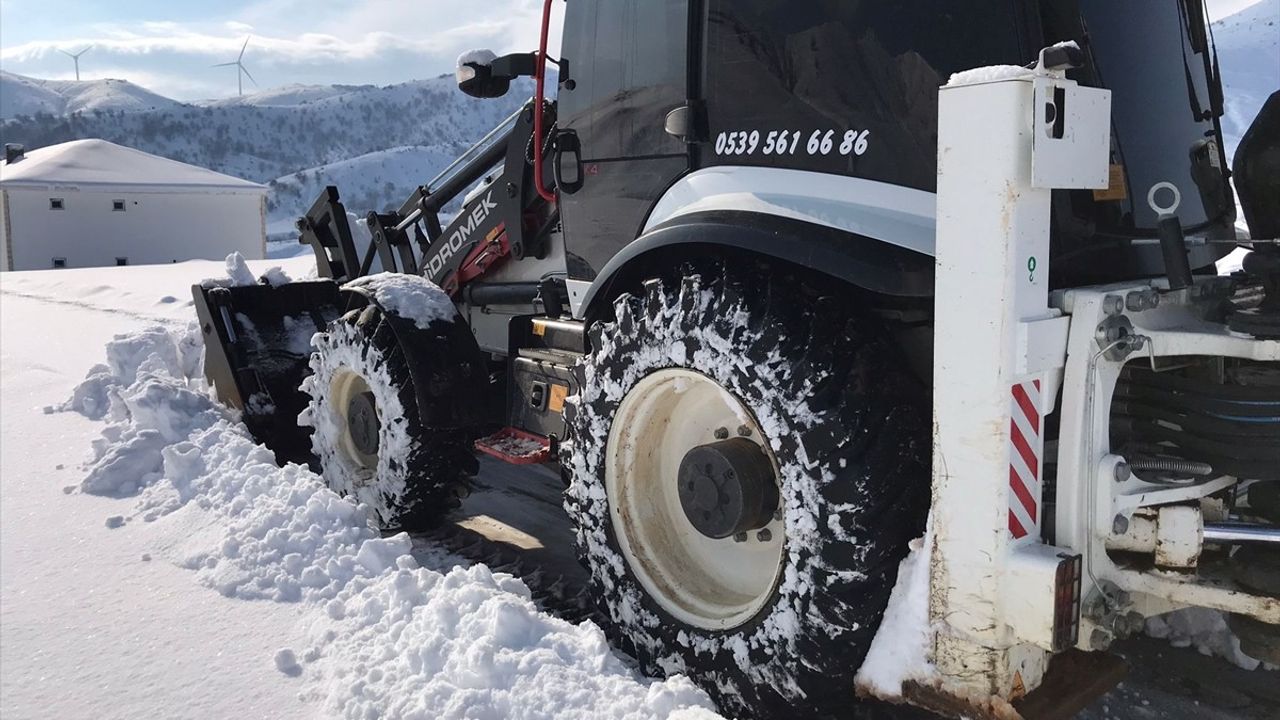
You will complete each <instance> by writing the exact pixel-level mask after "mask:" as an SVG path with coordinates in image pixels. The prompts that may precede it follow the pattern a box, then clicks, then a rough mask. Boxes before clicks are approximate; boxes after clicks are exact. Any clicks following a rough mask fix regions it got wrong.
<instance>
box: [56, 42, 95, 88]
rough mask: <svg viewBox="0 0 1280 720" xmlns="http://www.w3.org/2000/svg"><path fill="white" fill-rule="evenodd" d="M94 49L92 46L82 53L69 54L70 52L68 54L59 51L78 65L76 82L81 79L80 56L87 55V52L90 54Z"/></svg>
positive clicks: (64, 51)
mask: <svg viewBox="0 0 1280 720" xmlns="http://www.w3.org/2000/svg"><path fill="white" fill-rule="evenodd" d="M92 49H93V46H92V45H90V46H89V47H87V48H85V49H83V50H81V51H80V52H78V53H69V52H67V51H66V50H59V51H58V52H60V53H62V54H63V55H66V56H67V57H69V58H71V59H72V61H74V62H75V64H76V80H79V79H80V56H81V55H83V54H85V53H87V52H89V51H90V50H92Z"/></svg>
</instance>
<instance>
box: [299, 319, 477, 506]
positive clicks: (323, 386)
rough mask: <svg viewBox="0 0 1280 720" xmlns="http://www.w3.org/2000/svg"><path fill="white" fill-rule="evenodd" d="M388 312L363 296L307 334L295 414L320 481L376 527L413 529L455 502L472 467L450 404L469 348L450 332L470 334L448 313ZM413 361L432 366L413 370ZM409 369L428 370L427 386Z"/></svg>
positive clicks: (465, 436) (461, 424)
mask: <svg viewBox="0 0 1280 720" xmlns="http://www.w3.org/2000/svg"><path fill="white" fill-rule="evenodd" d="M397 320H398V318H396V317H395V316H391V315H388V314H386V313H385V312H384V311H383V310H382V309H381V308H379V307H378V306H377V305H368V306H366V307H363V308H358V309H355V310H352V311H350V312H348V313H347V314H346V315H344V316H343V317H341V318H339V319H337V320H335V321H333V322H332V323H330V325H329V327H328V329H327V330H326V332H324V333H320V334H318V335H316V337H315V339H314V340H313V344H314V348H315V352H314V353H313V354H312V357H311V370H312V374H311V375H310V376H309V377H308V378H307V379H306V380H305V381H303V384H302V390H303V391H304V392H306V393H307V394H308V395H310V397H311V401H310V404H309V405H308V407H307V409H306V410H304V411H303V413H302V415H301V416H299V423H300V424H302V425H309V426H311V427H312V428H314V432H313V434H312V437H311V444H312V451H313V452H314V453H315V456H316V458H318V461H319V465H320V472H321V475H322V476H323V477H324V478H325V481H326V482H327V483H328V485H329V487H331V488H332V489H333V490H335V491H336V492H338V493H341V494H343V495H347V496H350V497H353V498H355V499H356V500H357V501H359V502H361V503H364V504H365V505H367V506H369V508H370V509H371V510H372V511H373V514H374V516H375V517H376V520H377V522H378V524H379V525H380V526H381V527H383V528H403V529H420V528H425V527H429V526H430V525H432V524H433V523H435V522H437V521H438V520H439V518H440V517H441V516H442V515H443V514H444V513H445V512H447V511H448V510H450V509H452V508H454V507H457V505H458V500H459V498H460V497H461V496H462V495H464V494H465V492H466V489H467V487H468V485H469V482H470V476H471V475H473V474H474V473H475V470H476V465H475V459H474V458H473V457H472V455H471V451H470V447H469V442H470V439H471V435H470V433H469V431H468V429H467V427H466V424H467V423H466V421H465V420H464V419H463V418H459V417H457V415H458V413H455V412H453V410H452V407H453V406H454V405H455V404H456V396H457V395H459V394H463V388H462V387H460V384H461V383H460V382H459V375H460V372H459V371H460V370H464V371H468V372H469V371H471V370H473V369H474V368H472V366H471V365H470V364H469V363H470V361H471V358H470V355H469V351H470V350H472V349H473V348H472V347H469V346H468V345H467V344H466V342H463V343H461V344H460V343H459V342H458V340H459V339H462V340H463V341H469V342H470V343H472V344H473V343H474V341H473V340H471V337H470V335H471V334H470V332H467V331H466V329H465V327H464V328H462V331H461V332H458V331H456V327H455V326H456V325H457V323H453V322H447V321H438V322H435V323H433V324H432V328H433V329H432V330H423V329H420V328H418V327H415V326H414V325H413V323H412V322H398V324H397ZM393 324H395V327H393ZM459 345H461V347H458V346H459ZM415 364H418V365H419V366H421V365H422V364H427V365H433V366H437V367H432V368H429V369H428V370H427V371H423V370H421V369H419V370H418V372H417V373H415V372H414V368H413V365H415ZM439 366H444V367H439ZM415 375H416V376H417V377H418V378H422V377H424V376H427V377H429V378H430V384H431V387H430V388H429V392H427V393H422V394H420V393H418V391H417V389H416V387H415ZM357 396H363V398H362V399H361V400H359V401H358V400H357ZM424 399H425V400H426V401H427V402H428V403H430V405H429V406H428V407H427V408H426V411H427V412H426V413H421V412H420V411H419V410H420V407H419V405H420V402H421V401H422V400H424ZM353 408H354V409H356V410H355V415H353ZM424 416H426V417H429V418H432V419H433V422H432V423H431V425H430V426H428V425H426V424H424V423H423V422H422V418H423V417H424ZM375 418H376V419H375ZM361 420H363V422H361ZM358 428H361V429H362V431H361V432H357V429H358Z"/></svg>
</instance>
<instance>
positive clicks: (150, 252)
mask: <svg viewBox="0 0 1280 720" xmlns="http://www.w3.org/2000/svg"><path fill="white" fill-rule="evenodd" d="M266 196H267V188H266V187H265V186H263V185H259V184H257V183H252V182H249V181H247V180H241V179H239V178H234V177H231V176H230V175H223V174H221V173H216V172H213V171H212V170H206V169H204V168H200V167H195V166H194V165H187V164H186V163H180V162H177V161H174V160H167V159H165V158H161V157H156V156H155V155H149V154H147V153H144V152H142V151H140V150H134V149H133V148H127V147H123V146H120V145H116V144H114V143H109V142H107V141H105V140H76V141H73V142H68V143H63V144H61V145H54V146H51V147H46V148H41V149H39V150H32V151H30V152H27V153H22V152H21V150H20V149H19V148H18V147H16V146H6V148H5V157H4V159H3V160H0V270H43V269H46V268H60V267H69V268H72V267H95V266H104V265H143V264H154V263H171V262H180V261H182V260H192V259H198V258H203V259H210V260H218V259H222V258H224V257H226V256H227V255H228V254H230V253H231V252H233V251H239V252H240V253H241V254H242V255H244V256H245V257H246V258H251V259H254V258H262V257H263V256H264V255H265V253H266Z"/></svg>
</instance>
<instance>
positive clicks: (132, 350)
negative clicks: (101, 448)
mask: <svg viewBox="0 0 1280 720" xmlns="http://www.w3.org/2000/svg"><path fill="white" fill-rule="evenodd" d="M203 349H204V343H203V341H202V339H201V337H200V334H199V331H198V329H197V326H196V323H194V322H191V323H189V324H188V326H187V330H186V332H184V333H175V332H173V331H170V330H167V329H165V328H162V327H159V326H156V327H152V328H149V329H147V330H143V331H141V332H136V333H128V334H123V335H116V336H115V340H114V341H112V343H111V344H110V345H108V346H107V362H106V364H105V365H95V366H93V368H91V369H90V370H89V375H88V377H86V378H85V379H84V380H83V381H82V382H81V383H80V384H79V385H77V386H76V387H75V389H74V390H72V394H71V398H70V399H69V400H67V401H66V402H65V403H63V404H62V405H59V406H56V407H52V408H46V410H47V411H49V412H52V411H54V410H60V411H74V412H78V413H81V414H82V415H84V416H85V417H88V418H89V419H91V420H101V419H103V418H104V417H106V415H107V412H108V410H109V409H110V403H111V399H112V398H113V397H120V396H119V393H118V392H116V393H115V394H114V395H113V391H119V390H122V389H124V388H127V387H128V386H130V385H133V384H134V383H135V382H137V380H138V378H139V377H140V376H144V375H149V374H158V375H163V376H169V377H174V378H192V377H195V376H196V375H197V374H198V373H199V368H200V361H201V353H202V352H203Z"/></svg>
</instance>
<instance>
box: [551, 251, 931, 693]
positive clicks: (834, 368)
mask: <svg viewBox="0 0 1280 720" xmlns="http://www.w3.org/2000/svg"><path fill="white" fill-rule="evenodd" d="M708 275H709V273H708ZM703 277H704V276H703V275H697V274H687V275H686V276H685V277H683V278H682V279H681V280H680V281H679V283H678V285H677V286H672V285H668V284H664V283H662V282H659V281H650V282H649V283H647V284H646V287H645V292H644V293H643V294H642V296H634V295H624V296H622V297H621V298H619V299H618V301H617V302H616V304H615V315H616V321H614V322H610V323H604V324H597V325H596V326H594V327H593V328H592V330H591V346H592V348H593V350H592V352H591V353H590V354H589V355H588V356H587V358H586V359H585V361H584V363H583V364H582V365H581V366H580V368H579V370H580V372H579V375H580V376H579V378H578V380H579V387H580V388H582V390H581V392H580V395H579V397H578V398H576V399H575V400H574V401H573V402H572V403H571V411H570V412H569V413H568V421H569V436H570V440H569V442H568V443H566V444H565V458H564V459H565V461H566V462H567V463H568V466H569V468H570V476H571V483H570V487H569V489H568V491H567V495H566V507H567V509H568V512H569V514H570V516H571V517H572V518H573V520H574V521H575V523H576V526H577V541H578V549H579V555H580V558H581V560H582V561H583V563H584V564H585V565H586V567H587V569H588V570H589V571H590V573H591V577H592V582H593V584H594V587H595V592H596V593H597V595H598V597H599V600H600V602H601V604H602V605H603V606H604V610H605V611H606V614H607V617H608V619H609V622H610V625H611V628H610V629H611V632H612V634H613V636H614V637H615V639H616V640H617V641H619V642H620V643H621V644H622V645H623V646H624V647H625V648H626V649H628V650H631V651H632V652H633V653H634V654H635V655H636V656H637V658H638V659H639V660H640V661H641V663H642V664H643V665H644V667H645V669H646V670H647V671H649V672H652V673H674V672H681V673H686V674H688V675H689V676H690V677H692V678H693V679H694V680H695V681H697V682H699V683H700V684H701V685H702V686H703V687H704V688H706V689H707V690H708V691H709V692H711V693H712V694H713V695H715V696H716V697H717V699H718V700H719V701H720V702H721V703H722V706H723V707H724V708H725V709H727V710H734V711H738V712H742V713H744V714H749V715H751V716H759V715H768V714H778V713H783V714H785V713H787V712H794V711H795V710H796V709H797V708H803V709H805V710H806V711H807V712H809V713H828V712H834V711H836V710H839V709H841V708H844V707H847V705H848V703H849V702H850V701H851V699H852V697H853V687H854V685H853V676H854V674H855V673H856V672H857V670H858V667H859V665H860V664H861V662H862V659H863V657H864V656H865V655H866V652H867V650H868V648H869V646H870V643H871V640H872V638H873V637H874V635H875V631H876V629H877V627H878V625H879V621H880V616H881V615H882V613H883V612H884V609H885V606H886V605H887V603H888V598H889V593H890V591H891V590H892V588H893V585H894V582H895V579H896V575H897V566H898V563H899V561H900V560H901V559H902V557H903V556H904V555H905V553H906V550H907V543H908V542H909V541H910V540H911V539H912V538H914V537H917V536H919V535H920V534H921V533H922V532H923V526H924V518H925V514H926V512H927V507H928V487H929V485H928V478H929V470H928V467H929V466H928V463H927V457H928V449H929V444H928V405H927V393H925V392H924V390H923V388H921V387H919V384H918V383H916V382H915V381H913V380H912V379H911V378H910V377H909V375H908V374H907V373H906V371H905V370H903V368H904V367H905V363H903V362H902V361H901V358H899V357H898V355H899V353H898V351H897V349H896V347H895V345H894V344H893V343H892V342H891V340H890V339H889V338H888V337H887V336H886V334H885V333H884V332H883V330H882V329H881V328H878V327H877V326H876V325H875V324H874V323H871V322H868V321H866V320H865V319H863V318H862V317H861V316H860V315H859V313H857V312H856V311H855V310H850V309H847V308H846V306H845V305H844V300H843V299H836V298H831V297H821V296H819V295H817V294H814V293H809V292H807V291H805V290H804V288H803V287H802V286H801V285H799V284H798V283H793V282H788V281H784V280H779V279H775V278H765V277H760V278H748V277H745V276H743V275H738V274H735V273H732V272H723V271H716V273H715V275H714V279H713V280H711V281H710V282H706V281H704V280H703Z"/></svg>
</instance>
